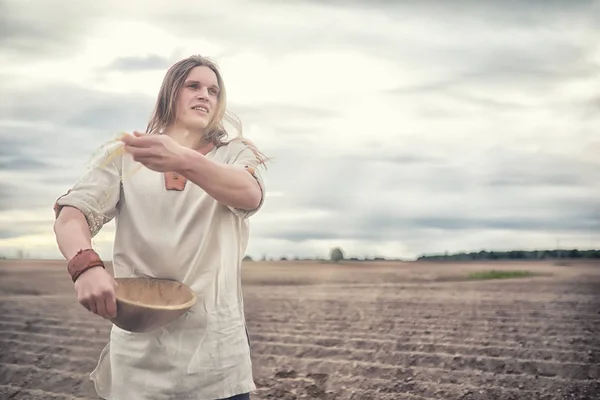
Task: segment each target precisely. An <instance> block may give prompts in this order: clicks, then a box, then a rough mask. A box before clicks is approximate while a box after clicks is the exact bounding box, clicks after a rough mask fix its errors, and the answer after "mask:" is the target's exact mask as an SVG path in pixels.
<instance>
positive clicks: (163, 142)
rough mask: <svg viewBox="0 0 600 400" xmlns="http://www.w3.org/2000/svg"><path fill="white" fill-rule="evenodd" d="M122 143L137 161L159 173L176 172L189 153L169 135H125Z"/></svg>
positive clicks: (138, 133)
mask: <svg viewBox="0 0 600 400" xmlns="http://www.w3.org/2000/svg"><path fill="white" fill-rule="evenodd" d="M121 141H122V142H123V143H124V144H125V151H126V152H127V153H129V154H131V156H132V157H133V159H134V160H135V161H137V162H139V163H142V164H144V165H145V166H146V167H148V168H149V169H151V170H154V171H157V172H172V171H176V170H177V169H178V167H179V165H180V163H181V158H182V155H183V154H184V153H185V152H186V151H189V149H187V148H185V147H183V146H181V145H180V144H178V143H177V142H176V141H174V140H173V139H171V138H170V137H169V136H167V135H147V134H144V133H140V132H134V133H133V135H124V136H123V137H122V138H121Z"/></svg>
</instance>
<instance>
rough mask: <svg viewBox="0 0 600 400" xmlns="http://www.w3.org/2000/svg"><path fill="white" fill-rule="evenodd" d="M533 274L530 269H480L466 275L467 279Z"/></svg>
mask: <svg viewBox="0 0 600 400" xmlns="http://www.w3.org/2000/svg"><path fill="white" fill-rule="evenodd" d="M529 276H535V274H534V273H533V272H531V271H497V270H491V271H481V272H473V273H471V274H469V275H468V276H467V278H468V279H510V278H526V277H529Z"/></svg>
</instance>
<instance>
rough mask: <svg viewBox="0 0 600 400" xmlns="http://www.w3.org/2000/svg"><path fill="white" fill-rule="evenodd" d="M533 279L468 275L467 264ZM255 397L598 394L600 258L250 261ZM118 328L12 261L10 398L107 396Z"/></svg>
mask: <svg viewBox="0 0 600 400" xmlns="http://www.w3.org/2000/svg"><path fill="white" fill-rule="evenodd" d="M490 269H496V270H502V269H509V270H529V271H532V272H536V273H540V274H541V275H540V276H537V277H532V278H518V279H517V278H514V279H502V280H479V281H469V280H467V279H466V278H465V277H466V276H467V274H468V273H469V272H473V271H485V270H490ZM244 283H245V289H244V294H245V304H246V313H247V320H248V324H249V333H250V339H251V342H252V357H253V360H254V369H255V380H256V383H257V386H258V391H257V393H256V394H255V395H254V396H253V400H257V399H262V400H266V399H281V400H291V399H327V400H347V399H353V400H370V399H381V400H387V399H394V400H398V399H411V400H412V399H447V400H453V399H471V400H475V399H477V400H496V399H498V400H508V399H523V400H536V399H544V400H554V399H582V400H583V399H586V400H587V399H600V381H599V378H600V265H593V264H589V263H588V264H586V263H581V262H579V263H572V265H569V266H557V265H554V264H552V263H549V262H521V263H517V262H512V263H508V262H503V263H462V264H461V263H447V264H433V263H383V262H382V263H372V264H366V263H361V264H358V263H357V264H344V265H336V266H333V265H329V264H319V263H316V262H314V263H309V262H306V263H301V262H278V263H275V262H273V263H257V262H255V263H247V264H246V266H245V273H244ZM109 329H110V323H108V322H107V321H105V320H103V319H101V318H99V317H96V316H94V315H93V314H90V313H89V312H87V311H86V310H85V309H84V308H83V307H81V306H80V305H79V304H77V302H76V300H75V296H74V292H73V288H72V284H70V282H69V280H68V279H67V276H66V272H64V264H63V263H61V262H33V261H19V262H15V261H4V262H2V263H0V346H1V347H0V350H1V351H0V398H1V399H36V400H38V399H39V400H41V399H73V398H76V399H97V398H98V397H97V396H96V395H95V392H94V389H93V386H92V384H91V382H90V380H89V373H90V372H91V370H92V369H93V368H94V367H95V365H96V362H97V358H98V356H99V354H100V350H101V349H102V347H103V346H104V345H105V344H106V341H107V338H108V332H109Z"/></svg>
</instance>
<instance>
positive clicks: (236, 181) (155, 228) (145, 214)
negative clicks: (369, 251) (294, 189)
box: [54, 56, 266, 400]
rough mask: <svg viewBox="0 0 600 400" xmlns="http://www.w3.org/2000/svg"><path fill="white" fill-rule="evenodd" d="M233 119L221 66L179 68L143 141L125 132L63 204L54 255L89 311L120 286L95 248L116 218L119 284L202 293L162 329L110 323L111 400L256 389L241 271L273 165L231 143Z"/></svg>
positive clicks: (100, 386)
mask: <svg viewBox="0 0 600 400" xmlns="http://www.w3.org/2000/svg"><path fill="white" fill-rule="evenodd" d="M226 118H230V117H229V116H228V114H227V113H226V96H225V86H224V84H223V80H222V77H221V75H220V73H219V70H218V69H217V67H216V65H215V64H214V63H213V62H211V61H210V60H208V59H206V58H204V57H201V56H192V57H189V58H186V59H184V60H181V61H179V62H178V63H176V64H174V65H173V66H172V67H171V68H170V69H169V70H168V71H167V74H166V75H165V78H164V80H163V83H162V86H161V88H160V91H159V94H158V99H157V102H156V106H155V109H154V112H153V115H152V116H151V118H150V121H149V123H148V126H147V130H146V133H138V132H134V134H133V135H125V136H124V137H123V138H122V139H121V140H120V142H118V143H117V145H116V146H115V145H113V146H112V148H111V149H110V151H109V152H108V153H104V154H102V155H101V156H99V157H98V158H97V160H96V161H95V163H94V166H93V168H92V169H91V170H90V171H89V173H88V174H86V175H85V176H84V177H83V178H81V179H80V180H79V182H77V183H76V184H75V185H74V187H73V188H71V190H69V191H68V192H67V193H66V194H65V195H63V196H61V197H60V198H58V200H57V201H56V204H55V206H54V209H55V213H56V221H55V224H54V231H55V234H56V240H57V243H58V247H59V249H60V251H61V253H62V254H63V255H64V257H65V258H66V259H67V260H69V263H68V271H69V273H70V275H71V279H72V280H73V281H74V287H75V291H76V293H77V298H78V301H79V302H80V303H81V304H82V305H83V306H84V307H86V308H87V309H88V310H90V311H91V312H93V313H95V314H97V315H99V316H101V317H104V318H107V319H109V318H111V317H114V316H115V315H116V303H115V288H116V282H115V280H114V279H113V277H112V276H111V275H110V274H109V273H108V272H107V271H106V270H105V269H104V264H103V262H102V260H101V259H100V257H99V255H98V254H97V253H96V252H95V251H94V250H93V249H92V242H91V241H92V238H93V237H94V235H96V234H97V232H98V231H99V230H100V229H101V228H102V226H103V225H105V224H106V223H107V222H109V221H110V220H112V219H113V218H115V220H116V233H115V242H114V249H113V268H114V275H115V277H130V276H150V277H156V278H164V279H175V280H177V281H179V282H182V283H184V284H186V285H188V286H189V287H191V289H192V290H194V292H195V293H196V294H197V296H198V301H197V302H196V305H195V306H194V307H193V308H192V309H191V310H190V311H189V312H188V313H186V314H185V315H184V316H182V317H180V318H178V319H177V320H175V321H174V322H172V323H170V324H168V325H167V326H165V327H164V328H159V329H157V330H155V331H152V332H148V333H132V332H128V331H125V330H122V329H120V328H119V327H117V326H114V325H113V327H112V330H111V334H110V342H109V344H108V345H107V346H106V347H105V348H104V350H103V351H102V353H101V355H100V360H99V362H98V365H97V367H96V368H95V370H94V371H93V372H92V374H91V378H92V380H93V381H94V383H95V387H96V391H97V393H98V395H99V396H100V397H102V398H104V399H110V400H135V399H143V400H150V399H182V400H183V399H190V400H192V399H193V400H201V399H202V400H204V399H225V398H228V399H236V400H237V399H240V400H241V399H249V398H250V395H249V393H250V392H251V391H253V390H254V389H255V385H254V382H253V377H252V365H251V360H250V349H249V342H248V337H247V330H246V323H245V318H244V307H243V299H242V290H241V278H240V272H241V261H242V258H243V257H244V253H245V250H246V246H247V243H248V236H249V227H248V218H249V217H250V216H251V215H253V214H255V213H256V212H257V211H258V210H259V209H260V208H261V206H262V204H263V202H264V193H265V187H264V182H263V179H262V176H261V174H260V172H259V169H258V168H259V166H261V165H262V164H264V163H265V161H266V158H265V157H264V156H263V155H262V154H261V153H260V152H259V151H258V150H257V149H256V147H255V146H254V145H253V144H252V143H251V142H249V141H247V140H245V139H243V140H242V139H239V138H235V139H233V140H229V141H227V140H226V139H227V133H226V131H225V129H224V119H226ZM118 146H123V147H122V148H121V150H124V151H120V152H119V147H118ZM140 166H143V167H142V168H140ZM144 167H145V168H144Z"/></svg>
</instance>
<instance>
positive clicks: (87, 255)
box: [67, 249, 105, 282]
mask: <svg viewBox="0 0 600 400" xmlns="http://www.w3.org/2000/svg"><path fill="white" fill-rule="evenodd" d="M95 267H102V268H105V266H104V263H103V262H102V260H101V259H100V256H99V255H98V253H96V252H95V251H94V250H93V249H84V250H79V251H78V252H77V254H75V256H74V257H73V258H71V260H70V261H69V264H68V265H67V270H68V271H69V275H71V279H72V280H73V282H75V281H76V280H77V278H79V276H80V275H81V274H83V273H84V272H85V271H87V270H88V269H90V268H95Z"/></svg>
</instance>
